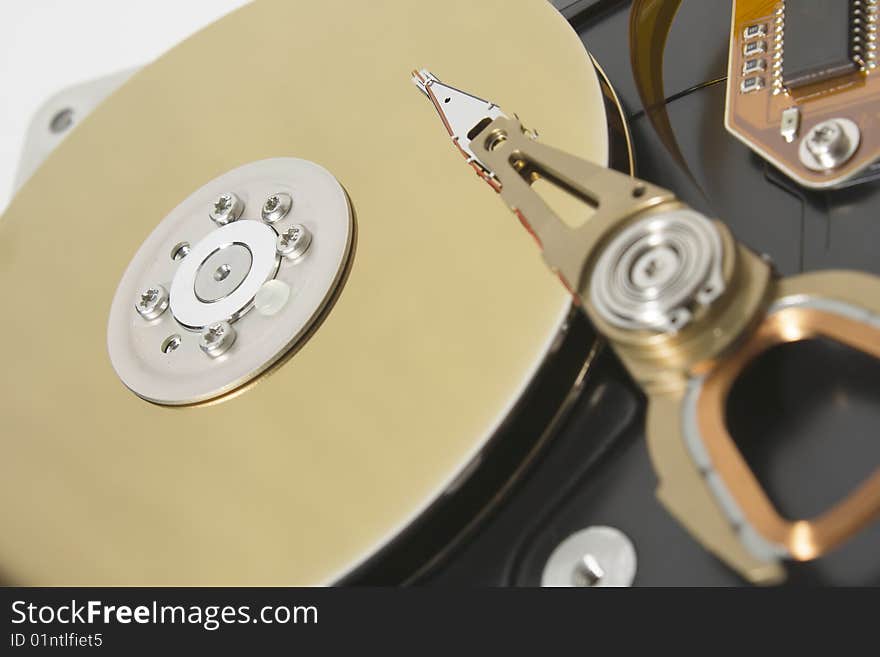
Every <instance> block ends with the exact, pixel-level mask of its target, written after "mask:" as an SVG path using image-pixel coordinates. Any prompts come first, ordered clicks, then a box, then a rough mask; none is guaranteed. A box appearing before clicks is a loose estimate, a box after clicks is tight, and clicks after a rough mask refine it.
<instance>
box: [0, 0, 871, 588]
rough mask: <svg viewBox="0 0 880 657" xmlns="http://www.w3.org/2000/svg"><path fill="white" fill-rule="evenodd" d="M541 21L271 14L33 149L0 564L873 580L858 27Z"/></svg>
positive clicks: (11, 285)
mask: <svg viewBox="0 0 880 657" xmlns="http://www.w3.org/2000/svg"><path fill="white" fill-rule="evenodd" d="M554 4H555V6H554ZM554 4H550V3H548V2H545V1H544V0H518V1H517V2H500V1H499V2H495V1H490V0H486V1H484V2H469V1H465V0H451V1H450V0H447V1H446V2H443V3H434V2H412V1H411V0H409V1H407V0H381V1H379V2H373V3H369V4H366V3H349V4H346V5H345V7H344V9H343V10H340V8H339V7H336V6H331V5H328V4H327V3H314V2H301V1H299V0H297V1H296V2H282V1H280V0H258V1H256V2H253V3H251V4H248V5H246V6H244V7H243V8H241V9H239V10H237V11H235V12H233V13H232V14H230V15H228V16H226V17H224V18H222V19H220V20H219V21H217V22H215V23H214V24H212V25H210V26H208V27H207V28H205V29H204V30H202V31H200V32H199V33H197V34H196V35H194V36H192V37H190V38H189V39H187V40H185V41H183V42H182V43H180V44H179V45H177V46H176V47H174V48H173V49H172V50H170V51H169V52H168V53H167V54H165V55H163V56H162V57H161V58H159V59H158V60H157V61H155V62H152V63H149V64H147V65H146V66H144V67H143V68H142V69H140V70H138V71H137V72H134V73H133V74H132V75H131V76H130V77H129V75H128V74H126V75H123V76H120V77H119V78H118V79H115V80H114V82H113V84H112V85H109V86H110V87H112V89H113V90H112V92H111V91H110V90H109V89H108V90H104V89H100V90H97V89H96V90H95V91H94V92H93V93H94V94H95V95H100V96H101V98H102V101H101V102H99V103H98V102H96V103H95V104H96V105H97V106H96V107H95V108H94V109H93V110H92V111H90V112H88V116H86V117H85V118H84V119H82V121H81V122H80V121H79V119H78V120H77V123H76V125H75V126H73V129H71V130H70V131H69V132H70V134H69V135H67V136H65V137H64V139H63V140H61V141H60V143H59V144H58V145H57V146H56V147H55V148H54V149H52V150H51V153H49V154H48V156H47V157H46V158H45V160H44V161H41V162H37V161H35V160H34V158H33V156H32V153H25V155H24V156H23V160H22V162H23V164H22V171H23V172H24V173H23V174H22V177H23V178H26V180H23V183H22V185H21V187H20V188H19V189H18V190H17V192H16V194H15V197H14V199H13V201H12V203H11V204H10V206H9V208H8V209H7V210H6V212H5V214H4V215H3V217H2V219H0V263H2V265H0V267H2V275H3V277H4V282H5V284H4V285H3V287H2V292H0V295H2V296H0V298H2V299H3V301H4V307H5V308H7V309H8V311H9V312H7V313H6V316H5V318H4V322H3V324H2V329H0V330H2V335H3V340H2V343H0V344H2V345H3V347H2V350H3V351H2V357H3V363H4V372H5V376H4V377H3V378H2V380H0V409H2V410H0V416H2V418H3V427H4V432H3V444H4V458H3V459H2V463H3V469H2V472H0V482H2V486H3V490H2V494H0V499H2V500H3V502H2V504H0V519H2V521H3V525H4V528H5V529H4V532H3V533H2V534H0V575H2V577H3V578H4V580H6V581H7V582H8V583H12V584H25V585H86V586H94V585H134V586H141V585H178V586H191V585H208V586H236V585H316V584H402V583H416V584H430V585H441V586H442V585H446V586H449V585H460V584H474V583H478V584H485V585H526V586H534V585H540V584H543V585H546V586H559V585H562V586H584V587H593V586H620V585H630V584H635V585H727V586H730V585H739V584H744V583H752V584H762V585H767V584H776V585H796V584H803V583H822V584H876V583H877V582H878V579H877V578H878V576H880V564H878V562H877V559H876V554H877V546H878V541H880V535H878V531H880V529H878V526H877V524H876V523H873V520H874V519H875V517H876V515H877V513H878V511H880V487H878V486H880V483H878V482H880V479H878V475H877V474H876V465H877V462H878V458H877V457H878V454H880V450H878V443H877V441H876V439H875V436H876V421H877V420H878V417H877V413H876V409H877V402H878V400H877V398H876V394H875V391H876V390H878V389H880V388H878V387H877V385H876V384H877V381H878V378H880V377H878V375H880V369H878V367H877V358H878V357H880V319H878V318H880V306H878V301H877V299H878V298H880V297H878V296H877V293H878V292H880V283H878V279H876V278H875V274H880V265H878V264H877V259H876V257H875V251H874V249H873V246H872V245H873V240H872V239H871V237H872V236H873V235H874V234H875V233H876V232H877V228H876V224H875V222H874V218H873V214H874V213H873V212H872V211H871V210H872V208H873V206H872V203H871V201H872V197H873V194H874V188H875V186H876V185H875V183H874V181H873V171H874V169H873V163H874V162H875V161H876V157H872V156H871V153H870V149H871V148H873V141H872V138H873V134H874V127H873V125H871V124H870V122H869V121H870V119H869V118H867V117H868V115H867V114H865V110H864V108H866V107H870V106H871V105H870V104H871V103H872V102H874V101H873V96H871V94H870V91H871V89H872V88H873V87H872V86H871V85H872V83H873V77H872V76H873V75H874V72H873V67H872V66H871V62H872V61H873V60H871V58H870V57H869V56H868V55H867V54H865V53H862V55H859V53H860V52H862V51H861V50H857V44H858V43H861V42H860V41H858V39H861V38H862V36H863V35H862V33H861V32H858V33H853V34H850V35H849V37H848V38H849V39H850V41H848V42H847V43H849V45H848V46H847V45H846V44H844V45H843V46H840V45H839V44H836V43H835V44H830V45H829V49H828V52H829V53H830V54H828V57H829V60H828V62H824V63H823V62H820V65H818V66H819V68H816V66H817V65H815V63H814V62H813V61H812V60H811V59H810V57H809V56H808V55H805V54H803V55H802V54H800V53H801V49H800V47H799V46H798V44H799V43H800V42H801V40H802V39H803V38H804V35H805V34H809V31H810V30H812V29H815V25H818V24H819V23H818V22H817V19H816V17H815V16H813V15H812V14H810V11H809V10H808V9H804V8H803V7H801V6H800V5H799V3H798V2H787V3H781V2H779V3H776V2H748V1H746V0H737V2H731V1H730V0H712V1H711V2H705V3H680V2H659V1H657V0H654V1H652V0H637V1H636V2H632V3H630V2H606V1H603V0H599V1H584V0H579V1H578V2H565V1H562V2H556V3H554ZM777 5H778V6H777ZM847 5H848V6H849V11H850V13H846V12H844V14H845V16H843V14H842V16H843V17H842V18H841V17H835V16H830V17H827V20H828V21H831V20H838V19H839V20H838V22H840V21H844V22H846V29H850V28H852V25H855V24H856V23H855V22H854V21H855V18H858V20H859V21H862V22H864V24H866V25H873V24H874V21H875V18H876V17H875V12H874V9H873V5H871V8H865V7H863V6H862V5H861V4H860V3H858V2H855V3H847ZM859 12H862V13H859ZM847 21H848V22H847ZM841 24H843V23H841ZM861 24H862V23H859V25H861ZM731 25H733V27H731ZM785 26H787V28H786V27H785ZM786 29H787V31H786ZM853 29H854V28H853ZM860 29H861V28H860ZM866 29H867V28H866ZM779 43H782V44H785V43H787V44H788V57H789V60H788V62H789V63H788V64H787V66H788V68H787V69H785V70H784V71H783V70H782V69H783V67H784V65H783V64H782V63H780V64H779V67H777V68H779V69H780V72H779V73H778V76H777V74H776V73H774V71H775V70H776V69H774V66H775V64H774V61H780V62H782V61H784V60H783V55H781V54H780V55H779V57H778V58H777V59H776V60H774V59H773V57H774V52H783V51H782V48H783V46H781V45H773V44H779ZM756 44H757V45H756ZM762 44H763V45H762ZM854 44H856V45H854ZM832 46H833V47H832ZM774 48H776V49H777V50H776V51H774ZM759 51H760V52H759ZM841 52H843V53H844V55H840V53H841ZM731 53H732V54H731ZM841 57H843V59H841ZM801 60H803V61H801ZM746 62H759V63H746ZM792 62H794V63H792ZM829 62H830V63H829ZM832 64H833V66H832ZM823 66H824V68H823ZM760 67H765V68H766V72H765V69H764V68H760ZM811 67H812V68H811ZM411 71H412V73H410V72H411ZM817 71H820V72H818V73H817ZM829 71H830V72H829ZM774 76H777V77H774ZM777 78H778V82H777ZM746 79H748V80H758V79H760V82H757V81H749V82H746V81H745V80H746ZM847 85H849V86H847ZM98 86H100V83H98ZM753 87H755V88H753ZM777 90H778V91H777ZM108 94H109V95H108ZM762 94H766V95H762ZM774 94H776V95H774ZM105 95H106V96H107V97H106V99H103V97H104V96H105ZM62 97H63V94H62ZM765 105H766V107H767V108H769V109H768V110H767V113H766V114H760V113H759V112H758V109H757V108H760V110H761V112H763V111H764V108H765ZM51 110H52V108H48V107H47V109H46V112H44V113H43V114H39V115H38V120H37V121H35V123H34V128H33V129H32V130H33V132H34V133H35V134H36V133H40V134H41V131H45V126H44V123H45V116H54V115H55V112H54V111H51ZM795 110H796V111H797V124H796V127H793V126H794V125H795V124H794V123H793V122H794V121H795V118H794V117H795V114H794V111H795ZM786 112H787V113H786ZM829 112H830V114H829ZM756 116H760V117H761V120H760V121H758V122H757V123H755V121H756V119H755V117H756ZM851 124H852V125H855V126H856V130H858V131H859V132H858V134H857V135H856V133H854V132H852V128H851ZM792 130H794V132H792ZM789 137H791V139H790V140H789V139H788V138H789ZM799 148H800V150H799ZM37 159H39V158H37ZM30 162H33V165H31V164H30ZM817 163H818V164H817ZM31 169H34V171H33V173H32V174H31V173H30V170H31ZM474 174H476V175H474ZM632 176H636V177H632ZM536 247H537V248H536ZM832 269H833V270H835V271H831V270H832ZM804 272H812V273H808V274H805V275H802V274H803V273H804ZM842 434H846V436H843V435H842ZM829 444H830V446H829ZM829 464H831V465H830V466H829ZM22 490H26V491H28V494H27V495H26V496H22V495H21V494H20V491H22Z"/></svg>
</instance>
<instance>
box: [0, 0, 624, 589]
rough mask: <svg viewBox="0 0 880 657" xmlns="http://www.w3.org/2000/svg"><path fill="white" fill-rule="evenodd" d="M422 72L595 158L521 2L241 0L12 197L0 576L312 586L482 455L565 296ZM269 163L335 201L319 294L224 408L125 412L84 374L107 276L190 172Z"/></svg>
mask: <svg viewBox="0 0 880 657" xmlns="http://www.w3.org/2000/svg"><path fill="white" fill-rule="evenodd" d="M421 66H425V67H430V68H431V70H433V71H434V72H436V73H437V74H438V76H440V77H441V78H443V79H447V80H449V81H450V82H452V83H454V84H460V85H461V86H462V88H465V89H472V90H475V91H478V92H479V93H481V94H483V95H485V96H486V97H488V98H491V99H492V100H494V101H496V102H498V103H499V104H501V106H502V107H504V108H505V109H506V110H508V111H511V112H512V111H515V112H517V113H519V114H520V116H523V117H524V118H526V119H527V121H528V122H529V123H530V124H531V125H534V126H535V127H536V128H539V129H540V132H541V136H542V140H546V142H547V143H553V144H564V145H565V147H566V149H567V150H569V151H571V152H573V153H575V154H577V155H580V156H583V157H588V158H590V159H593V160H595V161H598V162H605V160H606V157H607V128H606V123H605V115H604V109H603V101H602V96H601V92H600V89H599V86H598V84H597V80H596V74H595V71H594V69H593V67H592V65H591V63H590V61H589V58H588V56H587V54H586V52H585V51H584V49H583V46H582V44H581V42H580V40H579V39H578V38H577V36H576V35H575V33H574V32H573V31H572V30H571V29H570V27H569V26H568V24H567V23H566V22H565V20H564V19H563V18H562V17H561V16H560V15H559V14H558V13H557V12H556V11H555V10H554V9H553V8H552V6H551V5H550V4H549V3H547V2H544V1H543V0H528V1H527V0H520V1H517V2H510V1H509V0H504V1H501V0H496V1H487V2H479V3H474V2H471V1H470V0H446V1H445V2H442V3H440V2H438V3H430V4H428V3H424V2H411V1H404V0H380V1H377V2H370V3H350V4H347V5H346V6H345V7H344V8H343V9H340V8H339V7H338V6H337V5H333V4H331V3H319V2H289V1H281V0H278V1H274V0H262V1H260V2H256V3H254V4H251V5H248V6H246V7H244V8H243V9H240V10H239V11H237V12H235V13H233V14H231V15H229V16H227V17H226V18H224V19H221V20H220V21H218V22H217V23H215V24H214V25H212V26H210V27H209V28H207V29H205V30H204V31H202V32H200V33H198V34H197V35H195V36H193V37H192V38H190V39H188V40H187V41H185V42H183V43H182V44H180V45H179V46H177V47H176V48H174V49H173V50H172V51H170V52H169V53H168V54H166V55H165V56H163V57H162V58H160V59H159V60H158V61H157V62H155V63H153V64H151V65H149V66H147V67H146V68H144V69H143V70H142V71H140V72H139V73H138V74H136V75H135V76H134V77H133V78H132V79H131V80H130V81H129V82H128V83H127V84H126V85H125V86H123V87H122V88H121V89H120V90H119V91H118V92H117V93H116V94H114V95H113V96H111V97H110V98H109V99H108V100H107V101H106V102H105V103H104V104H103V105H101V106H100V107H98V108H97V109H96V110H95V111H94V113H93V114H92V115H90V116H89V117H88V118H87V119H86V120H85V121H84V122H83V123H82V124H81V125H80V126H79V127H78V128H77V130H76V131H75V132H74V133H73V134H72V135H71V136H70V137H69V138H68V139H67V140H66V141H65V142H64V143H63V144H62V145H61V146H60V147H59V148H58V149H57V150H56V151H55V152H54V153H53V154H52V155H51V156H50V157H49V158H48V160H47V161H46V162H45V164H44V165H43V166H42V167H41V168H40V169H39V170H38V171H37V172H36V173H35V175H34V176H33V177H32V178H31V179H30V180H29V182H28V183H27V184H26V185H25V186H24V187H23V188H22V190H21V191H20V192H19V194H18V195H17V197H16V199H15V200H14V201H13V203H12V205H11V206H10V208H9V210H8V211H7V213H6V214H5V215H4V216H3V217H2V219H0V277H2V281H3V285H2V287H0V300H2V305H3V308H4V309H5V311H4V317H3V321H2V323H0V336H2V341H0V344H2V347H0V349H2V352H0V355H2V363H3V377H2V379H0V422H2V425H0V426H2V428H3V430H2V445H3V458H2V459H0V464H2V465H0V500H2V502H0V523H2V526H3V531H2V532H0V577H2V578H3V579H4V580H8V581H9V582H11V583H22V584H34V585H40V584H43V585H75V584H81V585H100V584H153V585H162V584H168V585H175V584H176V585H200V584H202V585H205V584H207V585H221V584H224V585H245V584H253V585H257V584H270V585H284V584H288V585H290V584H321V583H329V582H332V581H334V580H335V579H337V578H338V577H340V576H342V575H344V574H345V573H347V572H349V571H350V570H351V569H352V568H353V567H356V566H357V565H358V564H359V563H361V562H362V561H363V559H364V558H365V557H367V556H369V555H370V554H372V553H374V552H375V550H376V549H378V548H379V547H381V546H382V545H383V544H385V543H386V542H387V541H388V540H389V539H390V538H392V537H393V536H395V535H396V534H397V533H398V532H399V531H400V530H401V529H402V528H403V527H405V526H406V525H407V524H408V523H409V522H411V521H412V520H413V519H414V518H415V517H417V516H418V514H419V513H420V512H422V511H423V510H424V509H425V508H426V506H427V505H428V504H430V502H431V501H432V500H434V499H436V498H437V496H438V495H440V494H442V491H443V490H444V489H445V488H446V487H447V486H448V485H449V483H450V482H451V481H452V480H453V479H454V478H455V476H456V475H457V474H458V473H459V472H461V471H462V470H463V468H464V467H465V466H466V465H467V464H468V462H469V461H470V460H471V459H472V458H473V457H474V455H475V454H476V453H477V452H478V451H479V450H480V448H481V447H482V446H483V445H484V444H485V442H486V440H487V439H488V438H489V437H490V436H491V435H492V434H493V432H494V431H495V429H496V428H497V426H498V424H499V422H500V421H501V420H502V419H503V418H504V416H505V414H506V412H507V411H508V410H509V408H510V407H511V406H512V405H513V404H514V403H515V402H516V400H517V399H518V397H519V395H520V394H521V392H522V389H523V387H524V386H525V385H526V384H527V382H528V381H529V379H530V377H531V375H532V373H533V372H534V371H535V369H536V368H537V367H538V365H539V364H540V362H541V361H542V359H543V358H544V356H545V354H546V353H547V350H548V349H549V346H550V343H551V341H552V340H553V338H554V336H555V335H556V334H557V332H558V330H559V326H560V324H561V323H562V321H563V317H564V316H565V314H566V311H567V309H568V306H569V300H568V298H567V295H565V293H564V291H563V289H562V288H561V286H559V284H558V281H557V280H556V279H555V277H553V275H552V274H551V273H550V272H549V271H547V269H546V268H545V266H544V264H543V262H542V261H541V258H540V256H539V255H538V254H537V253H535V251H534V249H533V245H532V243H531V238H529V237H528V235H526V234H525V233H524V231H521V230H520V228H519V227H518V226H516V225H514V223H513V222H510V221H509V217H508V213H507V210H506V208H504V206H503V204H501V203H499V202H498V200H497V199H496V198H493V195H492V194H487V193H486V189H485V185H484V184H483V183H482V182H481V181H480V180H478V179H477V178H476V177H475V176H474V175H473V173H472V171H471V170H470V168H469V167H466V166H464V165H463V163H462V161H461V158H460V155H459V154H458V153H457V152H456V150H455V149H454V148H452V147H451V146H450V145H449V143H448V141H447V139H448V136H447V135H446V133H445V131H444V130H443V128H442V126H441V124H440V122H439V120H438V119H437V117H436V115H435V113H434V110H433V108H432V107H431V106H430V104H429V103H428V102H427V101H426V100H425V99H424V97H423V96H422V95H421V94H420V93H419V92H418V91H417V90H416V89H415V87H414V86H413V85H412V83H411V82H410V78H409V72H410V70H412V69H413V68H418V67H421ZM279 156H289V157H298V158H304V159H308V160H311V161H314V162H316V163H318V164H320V165H321V166H323V167H325V168H327V169H328V170H329V171H331V172H332V173H333V174H334V176H336V178H337V179H338V180H339V181H340V183H341V184H342V185H343V186H344V187H345V189H346V191H347V192H348V194H349V196H350V199H351V203H352V207H353V209H354V212H355V214H356V223H357V243H356V250H355V252H354V255H353V261H352V265H351V271H350V274H349V278H348V281H347V283H346V285H345V287H344V288H343V289H342V292H341V294H340V296H339V298H338V300H337V301H336V304H335V305H334V306H333V308H332V309H331V311H330V312H329V314H328V315H327V317H326V318H325V320H324V321H323V323H322V325H321V326H320V328H319V329H318V330H317V332H316V333H315V334H314V335H313V336H312V337H311V339H310V340H309V341H308V342H307V343H306V344H305V345H304V346H303V347H302V349H300V351H298V352H297V353H296V354H295V355H294V356H293V357H292V358H291V359H290V360H288V361H287V362H286V363H284V364H283V365H282V366H281V367H279V368H277V369H275V370H273V371H271V372H270V373H269V374H267V375H265V376H263V377H262V378H261V379H260V380H259V381H258V382H257V383H256V384H255V385H253V386H251V387H250V388H249V389H246V390H244V391H243V392H242V394H238V395H233V396H231V397H230V398H228V399H225V400H223V401H220V402H218V403H213V404H205V405H202V406H195V407H188V408H169V407H162V406H157V405H153V404H150V403H147V402H145V401H143V400H141V399H139V398H138V397H136V396H135V395H134V394H132V393H131V392H130V391H128V390H127V389H126V388H125V386H124V385H123V384H122V383H121V382H120V380H119V379H118V378H117V376H116V374H115V373H114V371H113V369H112V368H111V366H110V362H109V358H108V356H107V317H108V311H109V307H110V302H111V300H112V298H113V294H114V291H115V289H116V286H117V284H118V282H119V280H120V277H121V276H122V273H123V271H124V270H125V268H126V266H127V264H128V262H129V260H130V259H131V257H132V255H133V254H134V253H135V252H136V250H137V249H138V247H139V245H140V244H141V243H142V241H143V240H144V239H145V238H146V237H147V235H148V234H149V233H150V232H151V231H152V230H153V229H154V227H155V226H156V225H157V224H158V222H159V221H161V220H162V218H163V217H164V216H165V215H166V214H167V213H168V212H169V211H170V210H171V209H172V208H174V207H175V206H176V205H177V204H178V203H179V202H180V201H181V200H183V199H184V198H186V197H187V196H188V195H189V194H191V193H192V192H193V191H194V190H195V189H197V188H198V187H200V186H201V185H203V184H204V183H205V182H206V181H208V180H210V179H212V178H214V177H216V176H218V175H220V174H222V173H223V172H225V171H228V170H231V169H233V168H234V167H236V166H239V165H241V164H244V163H247V162H253V161H256V160H261V159H264V158H270V157H279ZM206 221H207V218H206Z"/></svg>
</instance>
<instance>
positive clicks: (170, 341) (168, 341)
mask: <svg viewBox="0 0 880 657" xmlns="http://www.w3.org/2000/svg"><path fill="white" fill-rule="evenodd" d="M182 341H183V340H182V338H181V337H180V336H179V335H177V334H175V335H169V336H168V337H167V338H165V340H164V341H163V342H162V353H163V354H170V353H171V352H172V351H176V350H177V348H178V347H179V346H180V343H181V342H182Z"/></svg>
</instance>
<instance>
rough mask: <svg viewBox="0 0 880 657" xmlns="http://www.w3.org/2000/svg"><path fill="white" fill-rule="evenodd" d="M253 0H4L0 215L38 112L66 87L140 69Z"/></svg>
mask: <svg viewBox="0 0 880 657" xmlns="http://www.w3.org/2000/svg"><path fill="white" fill-rule="evenodd" d="M246 2H248V0H0V27H2V32H0V99H2V100H0V212H2V211H3V209H4V208H5V207H6V205H7V204H8V202H9V199H10V196H11V194H12V184H13V180H14V178H15V171H16V168H17V166H18V160H19V157H20V155H21V148H22V144H23V141H24V135H25V131H26V130H27V128H28V125H29V124H30V120H31V117H32V116H33V114H34V112H35V111H36V110H37V109H38V108H39V107H40V106H41V105H42V104H43V103H44V102H45V101H46V100H48V99H49V97H50V96H52V95H54V94H55V93H57V92H59V91H61V90H62V89H64V88H65V87H67V86H70V85H73V84H78V83H80V82H85V81H87V80H90V79H93V78H97V77H102V76H104V75H108V74H110V73H115V72H117V71H121V70H125V69H130V68H135V67H139V66H142V65H143V64H146V63H147V62H149V61H151V60H153V59H155V58H156V57H158V56H159V55H161V54H162V53H163V52H164V51H166V50H168V49H169V48H170V47H172V46H173V45H174V44H176V43H177V42H178V41H181V40H182V39H184V38H186V37H187V36H188V35H190V34H192V33H193V32H195V31H197V30H198V29H199V28H201V27H203V26H205V25H207V24H208V23H210V22H212V21H213V20H215V19H217V18H219V17H220V16H222V15H224V14H226V13H228V12H229V11H231V10H233V9H235V8H236V7H239V6H241V5H243V4H246Z"/></svg>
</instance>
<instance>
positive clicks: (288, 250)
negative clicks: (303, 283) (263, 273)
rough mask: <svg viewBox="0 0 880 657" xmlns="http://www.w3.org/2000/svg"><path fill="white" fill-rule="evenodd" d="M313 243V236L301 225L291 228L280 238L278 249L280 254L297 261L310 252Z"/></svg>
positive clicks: (277, 244) (277, 242)
mask: <svg viewBox="0 0 880 657" xmlns="http://www.w3.org/2000/svg"><path fill="white" fill-rule="evenodd" d="M311 243H312V234H311V233H310V232H309V230H308V229H307V228H306V227H305V226H302V225H300V224H296V225H295V226H291V227H290V228H288V229H287V230H285V231H284V232H283V233H281V234H280V235H279V236H278V240H277V241H276V247H277V249H278V253H280V254H281V255H283V256H284V257H285V258H290V259H291V260H296V259H297V258H300V257H302V255H303V254H304V253H305V252H306V251H307V250H308V248H309V245H310V244H311Z"/></svg>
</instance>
